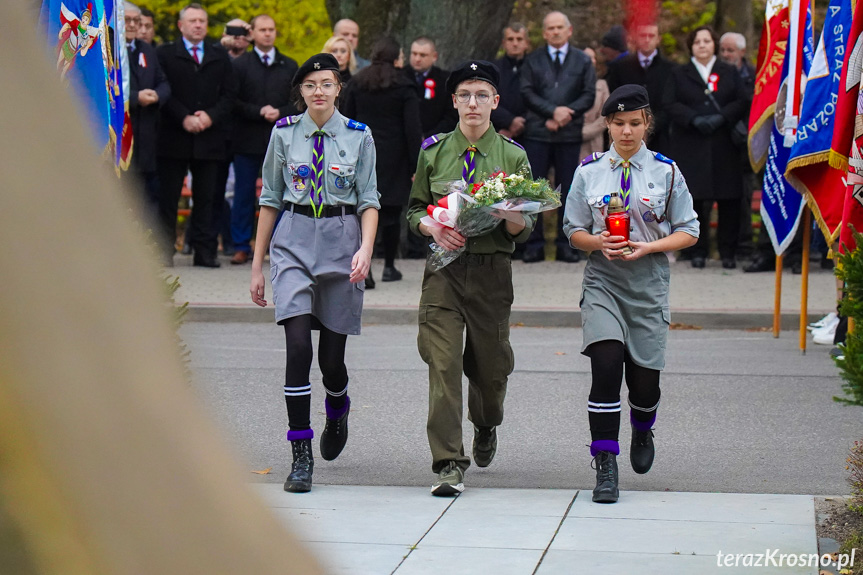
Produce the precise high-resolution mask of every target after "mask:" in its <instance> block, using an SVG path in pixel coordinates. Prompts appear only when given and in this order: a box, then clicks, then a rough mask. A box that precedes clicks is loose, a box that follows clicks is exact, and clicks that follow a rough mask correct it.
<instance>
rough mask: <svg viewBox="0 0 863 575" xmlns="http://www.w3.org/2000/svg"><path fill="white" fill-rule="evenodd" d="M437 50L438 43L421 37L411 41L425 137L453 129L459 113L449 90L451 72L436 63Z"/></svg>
mask: <svg viewBox="0 0 863 575" xmlns="http://www.w3.org/2000/svg"><path fill="white" fill-rule="evenodd" d="M437 58H438V53H437V48H436V47H435V42H434V40H432V39H431V38H428V37H426V36H420V37H419V38H417V39H416V40H414V41H413V43H412V44H411V56H410V64H411V65H410V70H409V72H410V73H412V75H413V78H414V81H415V82H416V85H417V90H418V93H419V96H420V119H421V120H422V126H423V138H428V137H429V136H434V135H435V134H442V133H446V132H452V131H453V130H454V129H455V125H456V123H458V114H457V113H456V111H455V108H453V105H452V98H451V97H450V95H449V94H447V93H446V87H445V86H446V80H447V78H449V72H447V71H446V70H441V69H440V68H438V67H437V66H435V62H437Z"/></svg>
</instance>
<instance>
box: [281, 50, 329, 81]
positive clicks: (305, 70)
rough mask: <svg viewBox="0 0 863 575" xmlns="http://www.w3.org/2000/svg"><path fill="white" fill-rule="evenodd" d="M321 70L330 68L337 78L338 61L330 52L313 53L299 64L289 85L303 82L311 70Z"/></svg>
mask: <svg viewBox="0 0 863 575" xmlns="http://www.w3.org/2000/svg"><path fill="white" fill-rule="evenodd" d="M321 70H332V71H334V72H335V73H336V78H338V74H339V61H338V60H336V57H335V56H333V55H332V54H326V53H324V54H315V55H314V56H312V57H311V58H309V59H308V60H306V61H305V62H303V65H302V66H300V69H299V70H297V73H296V74H294V81H293V82H291V86H293V87H297V86H299V85H300V84H302V83H303V80H305V78H306V76H308V75H309V74H311V73H312V72H320V71H321Z"/></svg>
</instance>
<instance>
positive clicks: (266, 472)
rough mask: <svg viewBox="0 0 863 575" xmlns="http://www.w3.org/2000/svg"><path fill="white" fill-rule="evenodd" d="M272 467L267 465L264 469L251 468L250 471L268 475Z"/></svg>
mask: <svg viewBox="0 0 863 575" xmlns="http://www.w3.org/2000/svg"><path fill="white" fill-rule="evenodd" d="M272 470H273V468H272V467H267V468H266V469H261V470H260V471H254V470H252V473H257V474H258V475H269V474H270V471H272Z"/></svg>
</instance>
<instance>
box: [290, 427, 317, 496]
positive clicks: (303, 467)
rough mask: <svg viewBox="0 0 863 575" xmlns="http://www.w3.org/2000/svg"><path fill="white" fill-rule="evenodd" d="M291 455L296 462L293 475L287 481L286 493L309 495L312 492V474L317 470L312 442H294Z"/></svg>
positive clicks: (306, 440) (303, 440) (304, 440)
mask: <svg viewBox="0 0 863 575" xmlns="http://www.w3.org/2000/svg"><path fill="white" fill-rule="evenodd" d="M291 453H292V454H293V456H294V462H293V463H292V464H291V473H290V474H289V475H288V479H287V480H286V481H285V491H290V492H291V493H307V492H309V491H311V490H312V473H313V472H314V470H315V458H314V457H313V456H312V440H311V439H298V440H296V441H292V442H291Z"/></svg>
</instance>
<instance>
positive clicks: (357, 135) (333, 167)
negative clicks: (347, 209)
mask: <svg viewBox="0 0 863 575" xmlns="http://www.w3.org/2000/svg"><path fill="white" fill-rule="evenodd" d="M317 130H318V127H317V125H316V124H315V122H314V121H313V120H312V119H311V117H309V115H308V114H300V115H299V116H288V117H286V118H282V119H281V120H279V121H278V122H276V126H275V127H274V128H273V132H272V134H270V143H269V146H268V147H267V155H266V156H265V157H264V166H263V169H262V179H263V187H262V189H261V198H260V205H262V206H270V207H272V208H276V209H281V208H282V206H283V205H284V203H285V202H291V203H294V204H301V205H305V206H307V205H310V204H311V198H310V195H309V194H310V193H311V191H312V151H313V148H314V144H315V138H314V133H315V132H316V131H317ZM322 130H323V131H324V132H325V135H324V190H323V192H322V193H321V199H322V201H323V204H324V205H326V206H338V205H348V206H356V207H357V213H362V212H363V211H364V210H366V209H367V208H374V209H380V207H381V205H380V194H379V193H378V184H377V176H376V175H375V157H376V156H375V142H374V139H373V138H372V131H371V130H370V129H369V127H368V126H366V125H365V124H361V123H359V122H356V121H354V120H350V119H348V118H345V117H344V116H342V115H341V114H340V113H339V111H338V110H335V111H334V112H333V115H332V116H331V117H330V119H329V120H327V122H326V123H325V124H324V125H323V128H322Z"/></svg>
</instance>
